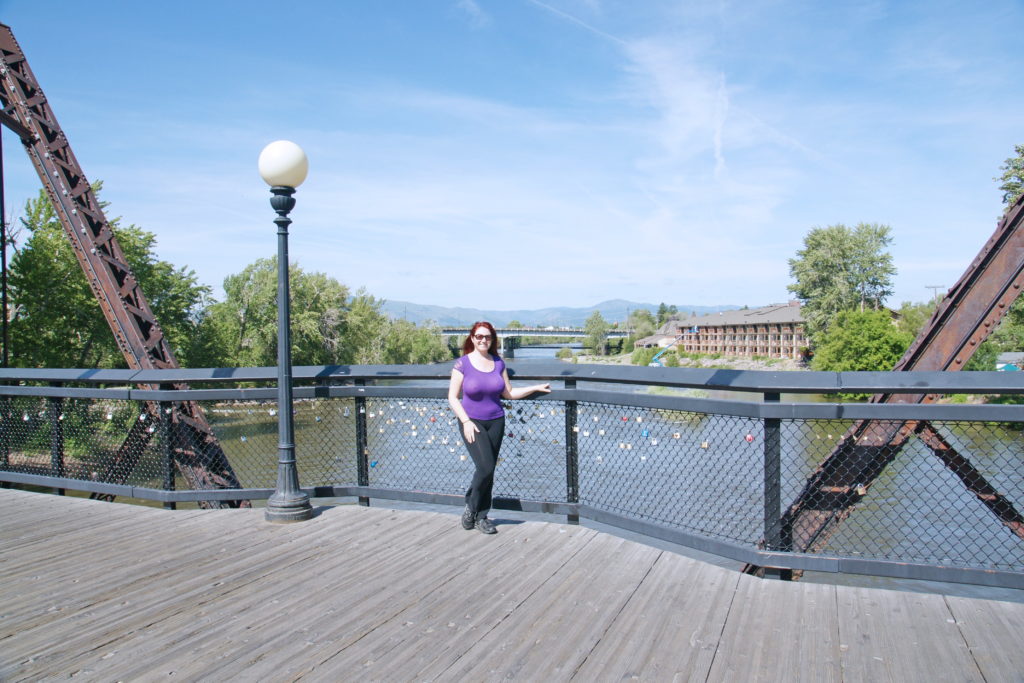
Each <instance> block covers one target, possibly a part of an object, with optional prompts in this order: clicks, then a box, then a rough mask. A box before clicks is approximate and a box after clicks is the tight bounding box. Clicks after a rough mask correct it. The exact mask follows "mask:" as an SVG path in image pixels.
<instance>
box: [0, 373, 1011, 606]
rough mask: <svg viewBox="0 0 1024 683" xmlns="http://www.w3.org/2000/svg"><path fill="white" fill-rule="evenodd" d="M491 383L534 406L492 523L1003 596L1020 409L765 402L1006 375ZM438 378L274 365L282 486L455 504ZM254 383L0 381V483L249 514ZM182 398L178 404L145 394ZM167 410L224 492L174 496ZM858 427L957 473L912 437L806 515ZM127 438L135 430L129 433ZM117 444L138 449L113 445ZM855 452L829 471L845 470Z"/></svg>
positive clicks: (219, 377)
mask: <svg viewBox="0 0 1024 683" xmlns="http://www.w3.org/2000/svg"><path fill="white" fill-rule="evenodd" d="M509 368H510V370H511V372H512V374H513V375H514V379H515V381H517V382H518V381H524V380H525V381H537V380H540V381H550V382H552V386H553V388H554V391H552V393H551V394H547V395H543V396H540V397H537V398H535V399H527V400H522V401H515V402H510V403H508V404H507V423H506V432H507V433H506V437H505V442H504V445H503V447H502V459H501V461H500V464H499V467H498V470H497V474H496V480H495V491H494V492H495V496H496V503H495V505H496V507H498V508H504V509H521V510H526V511H533V512H544V513H553V514H559V515H566V516H567V517H568V518H569V520H570V521H573V520H578V519H579V518H587V519H592V520H595V521H598V522H602V523H607V524H612V525H616V526H619V527H622V528H626V529H629V530H632V531H635V532H639V533H642V534H646V535H648V536H651V537H655V538H659V539H664V540H668V541H672V542H675V543H679V544H682V545H685V546H689V547H692V548H696V549H698V550H702V551H704V552H709V553H713V554H716V555H719V556H722V557H726V558H731V559H733V560H736V561H739V562H744V563H748V564H749V565H754V566H759V567H773V568H781V569H784V570H798V571H799V570H813V571H826V572H848V573H862V574H874V575H879V576H894V577H903V578H917V579H928V580H942V581H958V582H967V583H978V584H984V585H993V586H1004V587H1012V588H1024V518H1022V517H1021V516H1020V515H1019V514H1018V513H1017V508H1016V507H1015V505H1021V506H1024V409H1022V407H1021V406H1017V405H995V404H979V403H976V402H962V403H956V402H949V403H940V404H913V403H912V404H899V405H894V404H872V403H850V402H839V401H836V400H835V399H822V398H820V397H818V398H817V399H816V400H804V401H800V400H783V399H784V398H785V399H789V398H790V397H789V396H787V395H789V394H819V395H831V396H835V395H839V394H844V393H861V394H863V393H904V394H921V395H924V394H950V395H952V394H956V395H961V394H966V395H1013V394H1021V393H1024V382H1022V381H1021V379H1022V376H1021V375H1020V374H1019V373H1006V372H898V373H888V372H874V373H865V372H857V373H823V372H765V371H735V370H720V369H686V368H647V367H643V368H641V367H626V366H601V365H575V364H565V363H557V362H551V363H548V362H524V363H519V364H517V363H514V362H512V363H510V364H509ZM449 373H450V365H447V364H443V365H430V366H326V367H297V368H295V369H294V375H293V377H294V381H295V390H294V395H295V404H294V412H295V431H296V449H297V459H298V468H299V478H300V483H301V484H302V487H303V489H304V490H306V491H307V492H308V493H309V494H310V495H311V496H312V497H358V498H359V499H360V500H362V501H364V502H365V501H368V500H369V499H371V498H381V499H392V500H406V501H419V502H427V503H437V504H452V505H461V504H462V501H463V497H462V494H463V491H464V488H465V486H466V485H467V483H468V482H469V479H470V477H471V475H472V461H471V460H470V459H469V458H468V457H467V456H466V453H465V448H464V446H463V445H462V442H461V438H460V436H459V431H458V429H457V427H458V422H457V420H455V418H454V416H453V415H452V413H451V411H450V409H449V408H448V405H447V401H446V394H447V382H446V380H447V378H448V376H449ZM275 380H276V371H275V369H274V368H220V369H205V370H165V371H155V370H145V371H132V370H88V371H87V370H5V371H0V382H3V383H4V384H3V385H2V386H0V481H2V482H8V483H10V484H21V485H35V486H42V487H51V488H54V489H59V490H64V489H70V490H77V491H84V492H88V493H91V494H93V495H94V496H97V497H104V496H105V497H111V496H127V497H132V498H141V499H147V500H152V501H157V502H163V503H164V504H165V505H168V506H173V505H174V504H176V503H180V502H186V501H201V502H210V501H237V500H242V499H245V500H258V499H265V498H267V497H269V495H270V494H271V493H272V492H273V486H274V482H275V476H276V465H277V460H276V440H275V439H276V436H275V435H276V420H277V418H276V412H277V404H276V388H275V386H274V384H273V383H274V381H275ZM183 382H184V383H187V384H188V386H190V387H191V388H190V389H176V390H170V389H157V388H153V387H160V386H163V387H167V386H171V385H172V384H177V385H178V386H181V384H180V383H183ZM719 392H729V393H727V394H722V395H720V394H719ZM732 392H738V393H732ZM737 397H739V398H742V399H744V400H738V398H737ZM822 400H829V401H830V402H821V401H822ZM181 401H196V402H198V403H199V404H200V405H201V406H202V408H203V410H204V412H205V414H206V417H207V419H208V421H209V423H210V426H211V427H212V429H213V432H214V434H215V435H216V437H217V439H218V440H219V442H220V445H221V448H222V449H223V452H224V454H225V455H226V456H227V458H228V460H229V461H230V465H231V467H232V468H233V470H234V474H235V475H236V476H237V480H238V481H239V482H240V484H241V487H242V488H240V489H233V488H232V489H229V488H220V489H196V488H192V487H190V486H189V485H188V484H187V482H188V481H190V479H188V478H187V477H185V476H183V474H182V472H183V470H185V469H187V467H194V466H196V463H195V462H189V463H183V462H182V461H183V457H184V456H183V455H182V453H183V450H182V446H181V444H176V443H173V441H174V436H173V435H174V434H175V433H176V432H175V431H174V430H171V429H168V424H167V423H168V421H169V419H170V416H173V415H175V413H174V411H173V410H172V408H173V406H175V405H176V403H178V402H181ZM863 420H869V421H874V422H876V423H879V424H886V425H889V424H893V423H897V424H900V425H909V426H910V427H913V426H914V425H922V424H927V425H929V426H930V430H931V431H930V432H929V433H931V434H933V435H934V434H937V435H938V436H939V437H941V440H942V442H943V443H945V444H947V445H948V444H951V445H952V447H953V448H955V454H956V455H957V456H958V459H951V458H949V457H945V458H943V457H936V451H935V447H934V442H933V441H934V439H932V440H929V439H926V438H924V437H922V436H920V434H919V433H918V431H915V430H914V429H912V428H910V429H907V430H905V431H906V432H907V434H909V436H907V437H906V439H905V440H904V441H902V442H901V443H900V444H899V445H898V447H893V448H892V449H891V452H886V453H885V457H884V458H883V459H882V461H883V463H884V465H883V466H882V467H881V468H876V469H877V471H873V472H872V473H871V477H870V478H864V479H863V480H862V481H854V480H856V479H857V476H859V475H858V474H857V473H853V474H851V473H850V472H847V473H845V474H846V480H847V481H852V483H850V484H848V485H847V486H845V487H840V486H835V485H830V486H821V487H819V488H820V489H821V490H827V491H829V492H830V494H829V496H830V497H829V498H828V500H824V499H819V500H811V502H810V503H808V502H807V498H806V492H807V490H808V486H809V482H811V481H812V480H816V479H815V478H816V477H819V478H820V477H821V472H822V463H823V462H825V461H826V460H827V459H829V456H830V454H834V453H836V452H837V449H839V448H841V447H842V445H843V443H844V438H845V437H846V435H848V434H849V433H850V431H851V427H852V426H853V425H855V424H856V423H857V422H858V421H863ZM137 422H143V423H146V424H147V425H148V426H146V428H145V429H143V430H139V429H136V430H130V427H131V426H132V425H135V424H136V423H137ZM129 431H133V433H143V434H147V435H149V436H148V438H136V439H134V440H133V441H129V442H126V441H125V437H126V435H127V434H128V433H129ZM858 454H859V451H857V452H855V453H853V454H852V455H851V456H850V457H847V458H845V459H844V460H842V462H843V463H845V466H846V467H862V466H863V463H860V464H858V460H857V456H858ZM967 468H970V469H969V471H968V470H967ZM840 478H841V477H840ZM192 481H194V479H193V480H192ZM979 482H981V483H983V484H985V486H987V487H988V488H985V486H981V485H980V484H979ZM826 483H828V482H826ZM797 501H801V502H800V506H803V507H802V508H801V509H802V510H803V511H804V512H805V513H806V512H807V511H808V510H810V513H813V516H815V518H819V519H820V518H823V517H827V518H828V519H827V520H825V521H827V524H825V523H824V522H822V524H821V525H820V527H816V528H817V529H819V530H818V531H817V532H816V534H817V535H816V536H815V538H814V539H812V540H813V543H809V544H806V545H801V544H800V543H798V542H796V541H795V540H794V539H797V538H799V537H800V530H798V529H796V530H795V529H794V528H792V526H793V524H792V521H791V520H790V521H788V522H787V513H792V512H793V510H794V509H795V508H796V507H799V506H798V505H796V503H797ZM840 502H841V504H840ZM821 529H827V532H822V531H821Z"/></svg>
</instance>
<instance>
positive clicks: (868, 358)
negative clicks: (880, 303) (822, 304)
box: [811, 310, 914, 372]
mask: <svg viewBox="0 0 1024 683" xmlns="http://www.w3.org/2000/svg"><path fill="white" fill-rule="evenodd" d="M913 339H914V338H913V336H912V335H910V334H909V333H908V332H904V331H901V330H900V329H898V328H897V326H896V325H894V324H893V321H892V317H891V315H890V314H889V312H888V311H885V310H880V311H874V310H866V311H858V310H847V311H842V312H840V313H839V314H838V315H836V317H835V320H834V324H833V325H832V326H830V327H829V329H828V330H826V331H825V332H823V333H822V334H821V336H820V339H819V342H818V345H817V348H816V349H815V353H814V360H813V361H812V362H811V366H812V367H813V368H814V369H815V370H830V371H835V372H843V371H849V370H891V369H892V368H893V366H894V365H896V363H897V361H899V359H900V358H902V357H903V354H904V352H906V350H907V348H908V347H909V346H910V342H911V341H913Z"/></svg>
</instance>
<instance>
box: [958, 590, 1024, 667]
mask: <svg viewBox="0 0 1024 683" xmlns="http://www.w3.org/2000/svg"><path fill="white" fill-rule="evenodd" d="M946 604H947V605H948V606H949V609H950V612H951V613H952V614H953V618H954V619H955V621H956V624H957V626H958V627H959V629H960V632H961V633H962V634H963V637H964V640H965V642H966V643H967V647H968V648H969V649H970V651H971V655H972V656H973V657H974V661H975V663H976V664H977V665H978V668H979V669H980V670H981V675H982V676H984V678H985V680H986V681H1012V680H1022V679H1024V642H1022V641H1024V604H1021V603H1019V602H998V601H995V600H976V599H969V598H961V597H954V596H946Z"/></svg>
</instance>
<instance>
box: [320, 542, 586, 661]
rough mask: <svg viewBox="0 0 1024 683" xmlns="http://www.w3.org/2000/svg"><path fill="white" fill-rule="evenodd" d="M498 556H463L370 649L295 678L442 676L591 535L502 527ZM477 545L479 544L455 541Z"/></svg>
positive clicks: (382, 629) (376, 635)
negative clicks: (348, 674) (448, 574)
mask: <svg viewBox="0 0 1024 683" xmlns="http://www.w3.org/2000/svg"><path fill="white" fill-rule="evenodd" d="M505 528H508V531H507V532H505V531H503V532H502V536H504V537H505V538H506V540H508V539H509V538H511V543H506V544H505V545H504V546H503V547H502V548H501V549H500V550H498V549H496V548H492V547H487V550H489V551H494V550H498V552H499V553H500V556H499V555H498V554H496V553H494V552H489V553H488V556H487V557H486V558H484V557H481V558H480V559H479V560H477V559H475V558H470V557H466V556H463V557H462V558H459V559H458V560H457V561H456V562H457V563H458V564H459V565H460V566H459V571H458V572H456V573H453V574H452V575H451V577H450V580H448V581H447V582H445V583H444V584H443V585H439V586H438V587H436V588H434V589H432V590H429V591H425V592H424V594H423V595H422V596H421V597H420V598H419V599H418V600H416V601H415V602H412V603H411V604H410V605H409V606H408V607H407V608H406V609H404V610H402V611H401V612H399V613H396V614H395V615H394V616H392V617H391V618H390V619H388V620H387V621H386V622H385V623H382V624H380V626H378V627H377V628H376V629H375V630H374V632H373V640H372V642H368V643H366V645H365V646H363V647H359V648H347V649H345V650H342V651H339V652H338V653H337V654H336V655H334V656H332V657H331V658H330V659H329V660H326V661H325V662H323V663H322V664H320V665H318V666H316V667H315V668H313V666H312V664H310V665H309V667H310V668H309V669H307V670H304V671H300V673H306V672H307V671H308V672H309V673H312V674H315V675H316V676H317V677H326V678H328V679H330V678H338V677H341V678H343V677H345V674H346V672H353V671H358V672H359V675H360V677H364V678H368V679H371V680H428V679H432V678H435V677H437V676H438V675H440V674H442V673H443V672H446V671H448V670H449V669H450V668H451V667H452V666H453V665H455V664H456V663H457V662H458V661H459V660H460V659H461V658H462V657H464V656H466V653H467V651H468V650H469V649H470V648H472V647H473V645H474V644H476V642H477V641H479V640H480V639H481V638H482V637H484V636H485V635H486V634H488V633H489V632H491V631H492V630H493V629H495V628H498V627H501V625H502V624H503V623H506V622H507V619H508V618H509V616H510V615H511V614H513V613H514V612H515V611H516V610H517V609H519V608H520V606H521V604H522V603H523V602H524V600H528V599H530V597H531V596H533V595H534V594H535V593H537V592H538V591H540V590H544V589H545V586H546V585H547V584H548V582H549V580H550V578H551V576H552V575H553V574H554V573H555V572H557V571H558V570H559V569H560V568H561V567H563V566H564V565H565V564H566V562H567V561H568V560H569V558H571V557H572V556H573V555H575V554H576V553H578V552H579V551H580V550H581V549H582V548H583V547H584V546H586V545H587V544H588V543H590V542H592V541H593V539H594V538H595V536H596V534H595V532H594V531H592V530H589V529H584V528H581V527H575V528H566V527H563V526H561V525H553V524H522V525H517V526H515V527H505V526H502V529H505ZM460 540H461V541H462V542H463V543H467V545H474V546H480V545H481V543H480V542H481V541H484V542H486V543H487V544H488V546H489V545H490V541H489V540H488V539H481V538H479V537H477V538H472V537H470V538H469V539H460Z"/></svg>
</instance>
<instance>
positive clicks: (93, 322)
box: [9, 184, 210, 368]
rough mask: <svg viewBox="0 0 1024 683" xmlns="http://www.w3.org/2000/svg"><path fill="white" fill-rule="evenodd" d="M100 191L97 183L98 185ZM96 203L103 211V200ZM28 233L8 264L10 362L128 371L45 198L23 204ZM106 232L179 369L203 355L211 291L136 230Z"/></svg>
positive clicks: (116, 222)
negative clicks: (163, 258) (158, 252)
mask: <svg viewBox="0 0 1024 683" xmlns="http://www.w3.org/2000/svg"><path fill="white" fill-rule="evenodd" d="M93 189H94V191H95V192H96V193H97V194H98V193H99V191H100V189H101V185H100V184H96V185H95V186H94V188H93ZM101 206H103V207H104V208H106V206H107V205H106V204H105V203H101ZM22 226H23V228H24V229H25V230H26V231H27V232H28V233H29V238H28V240H27V241H26V242H25V244H24V246H22V247H21V248H19V249H17V250H16V252H15V254H14V257H13V258H12V259H11V266H10V273H9V278H10V291H11V304H12V305H11V314H10V315H11V318H10V338H11V347H12V354H11V361H12V363H13V364H14V365H16V366H20V367H73V368H74V367H77V368H82V367H85V368H92V367H126V366H127V361H126V360H125V358H124V356H123V354H122V353H121V351H120V349H118V347H117V344H116V342H115V341H114V335H113V333H112V332H111V330H110V326H109V324H108V323H107V321H106V318H105V317H104V315H103V312H102V310H101V309H100V305H99V302H98V301H97V300H96V297H95V295H94V294H93V292H92V289H91V288H90V287H89V283H88V281H87V280H86V277H85V274H84V273H83V272H82V269H81V266H79V264H78V260H77V259H76V258H75V255H74V251H73V249H72V247H71V244H70V243H69V242H68V239H67V237H66V236H65V233H64V229H63V227H62V226H61V224H60V221H59V220H58V219H57V214H56V213H55V211H54V209H53V206H52V204H51V202H50V200H49V198H48V197H47V195H46V193H45V192H43V191H40V193H39V196H37V197H36V198H35V199H31V200H29V201H28V202H27V203H26V206H25V217H24V218H22ZM110 227H111V230H112V232H113V233H114V235H115V237H116V238H117V241H118V243H119V244H120V246H121V250H122V251H123V252H124V256H125V259H126V260H127V261H128V265H129V266H131V269H132V272H133V273H134V274H135V277H136V279H137V281H138V285H139V288H140V289H141V290H142V292H143V294H144V295H145V296H146V300H147V301H148V302H149V306H150V308H151V309H152V311H153V314H154V315H155V316H156V319H157V320H158V321H159V322H160V327H161V330H162V331H163V334H164V337H165V339H166V341H167V343H168V345H169V346H170V348H171V350H172V352H173V353H174V355H175V357H176V358H177V360H178V363H179V364H180V365H182V366H188V365H189V364H190V363H193V362H195V361H196V360H197V359H202V358H205V354H206V353H207V352H208V350H209V348H208V346H207V343H208V341H209V340H208V339H206V338H205V337H204V336H203V335H202V334H201V333H200V332H199V328H200V326H201V323H202V320H203V311H204V309H205V307H206V306H207V305H208V304H209V302H210V290H209V288H208V287H206V286H204V285H200V284H199V283H198V282H197V280H196V277H195V273H194V272H193V271H191V270H187V269H186V268H177V267H175V266H174V265H173V264H171V263H168V262H167V261H161V260H159V259H158V258H157V257H156V254H155V253H154V248H155V246H156V238H155V236H154V235H153V234H152V233H149V232H146V231H145V230H142V229H141V228H139V227H137V226H135V225H129V226H128V227H121V226H120V220H119V219H114V220H111V221H110Z"/></svg>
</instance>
